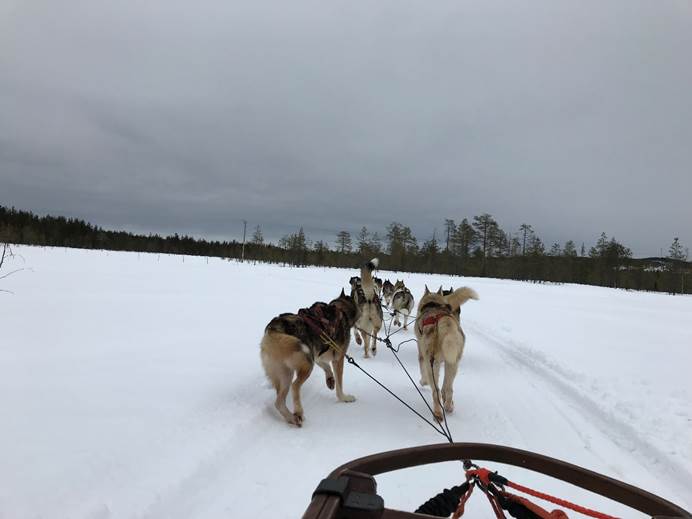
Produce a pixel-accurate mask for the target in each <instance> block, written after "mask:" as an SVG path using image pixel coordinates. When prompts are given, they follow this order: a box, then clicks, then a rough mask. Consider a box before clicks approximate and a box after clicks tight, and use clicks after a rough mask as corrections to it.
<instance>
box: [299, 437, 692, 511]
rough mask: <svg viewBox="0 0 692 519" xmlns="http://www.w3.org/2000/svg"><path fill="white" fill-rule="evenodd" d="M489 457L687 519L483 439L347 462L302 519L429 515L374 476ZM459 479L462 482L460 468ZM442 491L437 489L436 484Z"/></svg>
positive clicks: (562, 465)
mask: <svg viewBox="0 0 692 519" xmlns="http://www.w3.org/2000/svg"><path fill="white" fill-rule="evenodd" d="M467 459H468V460H472V461H473V462H476V463H478V462H481V461H489V462H496V463H504V464H507V465H512V466H515V467H521V468H524V469H527V470H530V471H533V472H538V473H540V474H545V475H547V476H551V477H554V478H557V479H559V480H562V481H565V482H566V483H570V484H572V485H575V486H578V487H581V488H583V489H586V490H589V491H591V492H594V493H596V494H600V495H602V496H605V497H607V498H609V499H612V500H614V501H617V502H618V503H622V504H624V505H626V506H628V507H630V508H633V509H635V510H639V511H640V512H643V513H645V514H647V515H649V516H650V517H652V518H653V519H664V518H665V519H673V518H692V515H691V514H690V513H689V512H687V511H686V510H683V509H682V508H680V507H679V506H677V505H675V504H673V503H671V502H670V501H666V500H665V499H663V498H661V497H658V496H656V495H654V494H651V493H650V492H647V491H646V490H642V489H640V488H637V487H634V486H632V485H628V484H627V483H623V482H621V481H618V480H616V479H612V478H609V477H607V476H604V475H602V474H598V473H597V472H593V471H591V470H587V469H584V468H581V467H578V466H576V465H572V464H570V463H566V462H564V461H560V460H557V459H554V458H549V457H547V456H543V455H540V454H535V453H533V452H529V451H524V450H520V449H513V448H510V447H503V446H500V445H491V444H484V443H443V444H436V445H427V446H423V447H413V448H410V449H399V450H394V451H389V452H383V453H379V454H373V455H372V456H366V457H364V458H360V459H357V460H354V461H350V462H348V463H346V464H344V465H342V466H340V467H339V468H337V469H336V470H334V471H333V472H332V473H331V474H329V476H328V477H327V478H326V479H324V480H323V481H322V482H321V483H320V485H319V486H318V487H317V489H316V490H315V493H314V494H313V497H312V502H311V503H310V506H309V507H308V508H307V510H306V511H305V514H304V515H303V519H344V518H349V519H350V518H352V519H415V518H426V517H427V518H430V517H431V516H429V515H423V514H416V513H413V512H404V511H400V510H392V509H389V508H386V507H385V506H384V501H383V499H382V498H381V497H380V496H378V495H377V483H376V481H375V478H374V476H376V475H377V474H383V473H385V472H391V471H394V470H400V469H405V468H409V467H417V466H420V465H427V464H430V463H440V462H444V461H460V460H467ZM459 479H460V481H455V482H452V484H453V485H455V484H458V483H460V482H461V481H463V475H462V471H461V470H460V476H459ZM440 490H441V489H440Z"/></svg>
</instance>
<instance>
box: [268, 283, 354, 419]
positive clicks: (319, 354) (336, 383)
mask: <svg viewBox="0 0 692 519" xmlns="http://www.w3.org/2000/svg"><path fill="white" fill-rule="evenodd" d="M358 317H359V312H358V306H357V305H356V303H355V301H354V300H353V298H352V297H351V296H348V295H346V294H345V293H344V291H343V289H342V290H341V294H340V295H339V297H337V298H336V299H334V300H332V301H331V302H330V303H329V304H327V303H322V302H317V303H314V304H313V305H312V306H311V307H309V308H303V309H301V310H299V311H298V313H297V314H292V313H284V314H281V315H279V316H278V317H275V318H274V319H272V320H271V321H270V322H269V324H268V325H267V327H266V328H265V330H264V337H263V338H262V342H261V344H260V356H261V359H262V366H263V367H264V371H265V373H266V375H267V378H268V379H269V380H270V382H271V383H272V385H273V386H274V389H276V401H275V403H274V405H275V407H276V409H277V410H278V411H279V413H281V416H283V417H284V419H285V420H286V421H287V422H288V423H290V424H294V425H297V426H298V427H300V426H301V425H302V424H303V420H304V419H305V417H304V414H303V406H302V403H301V401H300V388H301V386H302V385H303V383H304V382H305V381H306V380H307V378H308V377H309V376H310V373H312V368H313V367H314V364H315V363H317V365H318V366H319V367H321V368H322V369H323V370H324V373H325V377H326V383H327V387H328V388H329V389H334V388H335V387H336V397H337V398H338V399H339V401H341V402H353V401H354V400H355V397H353V396H351V395H348V394H346V393H344V391H343V374H344V355H345V353H346V350H347V348H348V345H349V343H350V341H351V327H353V325H354V324H355V323H356V320H357V319H358ZM327 338H328V340H327ZM330 341H333V343H332V342H330ZM332 368H333V370H332ZM294 377H295V380H294ZM289 389H290V390H291V392H292V396H293V412H292V413H291V411H289V409H288V407H286V396H287V395H288V391H289Z"/></svg>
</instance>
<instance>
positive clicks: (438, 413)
mask: <svg viewBox="0 0 692 519" xmlns="http://www.w3.org/2000/svg"><path fill="white" fill-rule="evenodd" d="M433 415H435V420H437V421H438V422H440V423H442V421H443V420H444V416H443V415H442V410H441V409H439V410H438V409H436V410H435V411H433Z"/></svg>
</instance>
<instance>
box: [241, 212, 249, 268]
mask: <svg viewBox="0 0 692 519" xmlns="http://www.w3.org/2000/svg"><path fill="white" fill-rule="evenodd" d="M245 231H247V220H243V250H242V252H241V253H240V261H245Z"/></svg>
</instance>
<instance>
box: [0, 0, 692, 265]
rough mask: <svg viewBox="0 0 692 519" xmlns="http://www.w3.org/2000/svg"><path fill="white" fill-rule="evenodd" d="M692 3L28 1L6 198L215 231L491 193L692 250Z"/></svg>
mask: <svg viewBox="0 0 692 519" xmlns="http://www.w3.org/2000/svg"><path fill="white" fill-rule="evenodd" d="M690 5H691V4H689V3H688V2H685V1H682V0H661V1H659V2H648V1H643V0H610V1H609V2H606V3H602V2H599V3H596V2H576V1H571V2H566V1H560V0H558V1H555V0H540V1H536V2H532V3H530V4H526V5H524V4H520V3H510V2H500V1H495V0H493V1H491V0H484V1H480V0H471V1H466V2H452V1H441V2H435V3H415V2H401V1H393V0H388V1H383V2H376V3H372V2H327V3H325V2H318V1H307V0H299V1H297V2H291V3H290V4H285V3H279V2H268V1H259V2H244V3H229V2H223V1H211V0H209V1H204V2H196V3H190V2H183V1H181V0H167V1H162V0H158V1H154V0H152V1H150V2H94V1H92V0H65V1H64V2H59V3H56V2H49V1H37V2H20V1H14V2H11V1H10V2H6V3H5V4H4V7H2V8H0V203H2V204H13V205H16V206H18V207H22V208H28V209H33V210H36V211H39V212H53V213H62V214H68V215H74V216H80V217H84V218H87V219H89V220H92V221H93V222H95V223H98V224H101V225H105V226H109V227H121V226H123V227H127V228H130V229H135V230H144V231H147V232H148V231H154V232H174V231H177V232H189V233H194V234H196V235H203V236H211V237H237V236H238V228H239V221H240V220H241V219H243V218H245V219H247V220H249V221H250V224H251V225H255V224H262V225H263V226H264V227H265V230H266V231H267V232H268V234H270V235H274V236H279V235H281V234H284V233H286V232H290V231H292V230H293V229H295V228H297V226H299V225H304V226H305V228H306V229H307V230H308V231H309V233H311V234H313V235H314V237H316V238H319V237H331V236H332V235H333V233H334V232H335V231H336V230H338V229H341V228H350V229H352V230H354V231H355V230H356V229H357V228H359V227H360V226H361V225H367V226H369V227H371V228H374V229H383V228H384V227H385V226H386V224H387V223H389V222H390V221H392V220H398V221H401V222H403V223H406V224H408V225H410V226H411V227H412V228H413V229H414V231H416V232H417V234H418V235H419V237H421V238H425V237H427V236H429V235H430V234H431V233H432V230H433V229H434V228H435V227H437V228H438V231H440V230H441V227H442V220H443V219H444V218H446V217H452V218H455V219H460V218H462V217H464V216H471V215H473V214H477V213H479V212H483V211H487V212H490V213H492V214H494V215H495V216H496V217H497V218H498V219H499V220H500V222H501V223H502V225H503V226H504V227H505V228H506V229H507V230H516V228H517V227H518V225H519V224H520V223H522V222H524V221H526V222H529V223H532V224H533V225H534V227H535V228H536V229H537V230H538V232H539V234H540V235H541V236H542V237H543V238H544V239H545V241H546V242H552V241H555V240H560V241H564V240H566V239H574V240H575V241H577V242H581V241H585V242H586V243H587V245H588V244H589V243H591V242H593V241H594V240H595V238H596V237H597V235H598V234H599V233H600V232H601V231H602V230H605V231H607V232H608V233H609V234H610V235H615V236H616V237H617V238H618V239H620V240H622V241H624V242H625V243H627V244H628V245H630V246H631V247H632V248H633V249H634V250H635V253H637V254H640V255H649V254H657V253H658V250H659V247H667V245H668V244H669V243H670V241H671V240H672V237H673V236H674V235H677V236H680V237H681V239H682V240H683V242H685V243H686V244H688V245H692V229H691V228H690V222H692V205H691V204H690V203H689V200H690V193H692V66H690V56H689V51H690V49H692V7H690Z"/></svg>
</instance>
